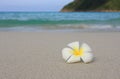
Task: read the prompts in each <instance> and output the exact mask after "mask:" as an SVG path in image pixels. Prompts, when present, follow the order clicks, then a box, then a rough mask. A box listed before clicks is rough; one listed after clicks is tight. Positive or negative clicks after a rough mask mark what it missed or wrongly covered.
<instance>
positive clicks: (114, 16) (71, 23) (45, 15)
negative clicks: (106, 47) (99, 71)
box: [0, 12, 120, 31]
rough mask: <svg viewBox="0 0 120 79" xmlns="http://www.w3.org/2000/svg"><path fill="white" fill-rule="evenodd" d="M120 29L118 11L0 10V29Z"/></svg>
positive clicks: (119, 14)
mask: <svg viewBox="0 0 120 79" xmlns="http://www.w3.org/2000/svg"><path fill="white" fill-rule="evenodd" d="M86 29H88V30H106V29H108V30H109V29H117V30H119V29H120V12H0V31H43V30H67V31H69V30H86Z"/></svg>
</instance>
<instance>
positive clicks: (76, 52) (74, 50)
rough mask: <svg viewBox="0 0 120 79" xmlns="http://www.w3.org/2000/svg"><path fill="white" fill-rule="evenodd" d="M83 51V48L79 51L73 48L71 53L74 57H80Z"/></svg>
mask: <svg viewBox="0 0 120 79" xmlns="http://www.w3.org/2000/svg"><path fill="white" fill-rule="evenodd" d="M83 51H84V50H83V48H80V49H78V48H74V49H73V52H72V53H73V55H74V56H82V55H83Z"/></svg>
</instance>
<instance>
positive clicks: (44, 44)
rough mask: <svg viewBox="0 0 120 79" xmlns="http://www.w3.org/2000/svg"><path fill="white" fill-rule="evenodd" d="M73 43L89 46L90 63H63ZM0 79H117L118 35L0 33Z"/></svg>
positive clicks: (119, 65) (119, 75)
mask: <svg viewBox="0 0 120 79" xmlns="http://www.w3.org/2000/svg"><path fill="white" fill-rule="evenodd" d="M74 41H80V42H87V43H88V44H89V45H90V46H91V48H92V49H93V54H94V56H95V59H94V61H93V62H92V63H89V64H84V63H75V64H66V63H65V61H64V60H63V59H62V55H61V50H62V48H64V47H66V45H67V44H68V43H70V42H74ZM0 79H120V32H62V33H61V32H0Z"/></svg>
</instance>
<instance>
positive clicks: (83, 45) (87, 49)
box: [80, 43, 92, 52]
mask: <svg viewBox="0 0 120 79" xmlns="http://www.w3.org/2000/svg"><path fill="white" fill-rule="evenodd" d="M80 48H82V49H83V50H84V52H91V51H92V49H91V48H90V46H89V45H88V44H86V43H83V44H82V45H81V47H80Z"/></svg>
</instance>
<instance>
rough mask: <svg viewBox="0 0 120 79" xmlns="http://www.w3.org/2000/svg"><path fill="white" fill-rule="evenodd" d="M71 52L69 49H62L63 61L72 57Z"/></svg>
mask: <svg viewBox="0 0 120 79" xmlns="http://www.w3.org/2000/svg"><path fill="white" fill-rule="evenodd" d="M72 51H73V50H72V49H70V48H64V49H63V50H62V56H63V59H65V60H67V59H68V58H69V57H70V56H71V55H72V53H71V52H72Z"/></svg>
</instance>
